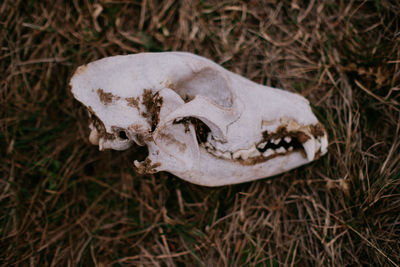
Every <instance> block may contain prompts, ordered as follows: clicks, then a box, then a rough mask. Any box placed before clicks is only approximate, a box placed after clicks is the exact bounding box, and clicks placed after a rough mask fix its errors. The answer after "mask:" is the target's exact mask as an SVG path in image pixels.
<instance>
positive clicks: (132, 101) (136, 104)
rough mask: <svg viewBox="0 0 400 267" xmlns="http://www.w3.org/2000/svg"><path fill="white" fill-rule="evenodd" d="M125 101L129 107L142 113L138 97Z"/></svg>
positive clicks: (128, 98)
mask: <svg viewBox="0 0 400 267" xmlns="http://www.w3.org/2000/svg"><path fill="white" fill-rule="evenodd" d="M125 100H126V102H128V106H130V107H134V108H136V109H137V110H139V111H140V107H139V97H138V96H137V97H127V98H125Z"/></svg>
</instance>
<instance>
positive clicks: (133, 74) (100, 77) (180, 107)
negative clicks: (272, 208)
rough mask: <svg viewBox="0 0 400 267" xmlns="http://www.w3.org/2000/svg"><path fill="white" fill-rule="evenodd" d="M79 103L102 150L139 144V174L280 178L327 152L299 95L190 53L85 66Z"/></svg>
mask: <svg viewBox="0 0 400 267" xmlns="http://www.w3.org/2000/svg"><path fill="white" fill-rule="evenodd" d="M70 85H71V87H72V93H73V94H74V97H75V98H76V99H77V100H79V101H80V102H81V103H82V104H84V105H85V106H86V107H87V108H88V110H89V113H90V116H91V123H90V125H89V128H90V129H91V133H90V136H89V140H90V142H91V143H92V144H94V145H98V146H99V149H100V150H103V149H109V148H111V149H116V150H125V149H128V148H129V147H130V146H131V145H133V144H134V143H136V144H137V145H140V146H143V145H145V146H147V148H148V151H149V155H148V157H147V158H146V160H144V161H142V162H138V161H135V162H134V165H135V166H136V167H137V168H138V170H139V171H141V172H147V173H153V172H158V171H168V172H170V173H172V174H174V175H176V176H178V177H180V178H182V179H184V180H186V181H189V182H192V183H195V184H199V185H205V186H221V185H227V184H237V183H242V182H247V181H251V180H256V179H259V178H264V177H268V176H272V175H276V174H279V173H282V172H285V171H288V170H290V169H293V168H296V167H298V166H301V165H304V164H306V163H309V162H311V161H313V160H314V159H315V158H318V157H320V156H322V155H323V154H325V153H326V152H327V147H328V140H327V134H326V131H325V129H324V127H323V126H322V125H321V124H320V123H319V122H318V120H317V118H316V117H315V116H314V114H313V113H312V111H311V108H310V106H309V103H308V101H307V100H306V99H305V98H304V97H302V96H300V95H297V94H294V93H290V92H287V91H283V90H281V89H275V88H271V87H267V86H262V85H259V84H256V83H254V82H252V81H250V80H248V79H246V78H243V77H241V76H239V75H237V74H234V73H232V72H230V71H227V70H226V69H224V68H222V67H221V66H219V65H217V64H216V63H214V62H212V61H210V60H208V59H205V58H203V57H200V56H196V55H193V54H190V53H182V52H164V53H141V54H135V55H127V56H114V57H108V58H104V59H101V60H97V61H94V62H92V63H89V64H87V65H84V66H81V67H79V68H78V69H77V70H76V72H75V74H74V76H73V77H72V79H71V82H70Z"/></svg>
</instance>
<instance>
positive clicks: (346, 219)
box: [0, 0, 400, 266]
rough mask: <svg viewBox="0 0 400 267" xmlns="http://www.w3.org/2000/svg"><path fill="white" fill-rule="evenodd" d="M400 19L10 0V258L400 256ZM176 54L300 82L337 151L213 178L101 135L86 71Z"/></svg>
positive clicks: (221, 262)
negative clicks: (107, 146) (79, 88)
mask: <svg viewBox="0 0 400 267" xmlns="http://www.w3.org/2000/svg"><path fill="white" fill-rule="evenodd" d="M399 25H400V3H399V1H396V0H394V1H393V0H392V1H389V0H375V1H372V0H371V1H358V0H357V1H345V0H337V1H333V0H330V1H323V0H311V1H296V0H291V1H289V0H287V1H276V0H269V1H257V0H251V1H210V0H205V1H202V0H196V1H189V0H185V1H175V0H165V1H156V0H143V1H132V2H131V1H125V0H119V1H111V0H108V1H106V0H104V1H100V2H98V1H89V0H86V1H78V0H74V1H61V0H52V1H50V0H43V1H34V0H31V1H22V0H14V1H13V0H5V1H2V2H1V3H0V28H1V31H0V43H1V52H0V59H1V61H0V66H1V72H0V77H1V79H0V83H1V95H0V103H1V109H0V114H1V117H0V129H1V131H0V149H1V150H0V151H1V152H0V153H1V159H2V160H1V164H0V204H1V209H0V247H1V249H0V263H2V264H3V266H11V265H18V266H19V265H21V266H27V265H31V266H92V265H96V266H111V265H113V266H192V265H200V266H280V265H285V266H317V265H323V266H344V265H350V266H360V265H372V266H394V265H396V264H400V252H399V251H400V243H399V240H400V153H399V151H400V137H399V136H400V133H399V127H400V126H399V120H400V93H399V90H400V88H399V85H400V33H399V31H400V29H399ZM169 50H179V51H191V52H194V53H197V54H199V55H203V56H206V57H208V58H211V59H213V60H215V61H216V62H218V63H220V64H222V65H223V66H224V67H226V68H227V69H230V70H232V71H234V72H237V73H240V74H242V75H244V76H246V77H248V78H250V79H252V80H254V81H256V82H259V83H264V84H267V85H270V86H275V87H281V88H285V89H287V90H290V91H295V92H299V93H301V94H302V95H303V96H305V97H306V98H308V99H309V100H310V102H311V103H312V104H313V108H314V111H315V112H316V114H317V115H318V117H319V118H320V120H321V121H322V122H323V123H324V124H325V125H326V127H327V128H328V130H329V136H330V146H329V154H328V155H327V156H325V157H323V158H322V159H320V160H318V161H316V162H314V163H312V164H310V165H308V166H305V167H302V168H299V169H296V170H294V171H291V172H288V173H285V174H283V175H280V176H278V177H276V178H274V179H268V180H260V181H255V182H252V183H247V184H241V185H235V186H226V187H220V188H211V189H210V188H205V187H200V186H195V185H192V184H188V183H186V182H184V181H182V180H180V179H177V178H175V177H172V176H171V175H169V174H166V173H159V174H155V175H145V176H141V175H138V174H136V173H135V172H134V171H133V169H132V161H133V159H135V158H137V157H139V155H140V154H141V152H140V151H126V152H117V151H106V152H99V151H97V148H96V147H93V146H90V145H89V143H88V140H87V136H88V129H87V119H88V118H87V116H86V113H85V111H84V109H83V108H82V107H81V106H80V105H79V103H78V102H77V101H75V100H74V99H73V97H72V95H71V93H70V92H69V88H68V80H69V78H70V76H71V74H72V72H73V71H74V70H75V68H76V67H77V66H79V65H81V64H84V63H87V62H89V61H92V60H95V59H98V58H101V57H105V56H110V55H116V54H127V53H136V52H142V51H169ZM266 104H268V103H266Z"/></svg>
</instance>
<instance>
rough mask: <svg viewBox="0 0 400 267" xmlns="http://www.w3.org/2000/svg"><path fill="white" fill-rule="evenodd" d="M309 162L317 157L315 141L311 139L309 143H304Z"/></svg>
mask: <svg viewBox="0 0 400 267" xmlns="http://www.w3.org/2000/svg"><path fill="white" fill-rule="evenodd" d="M303 148H304V151H305V152H306V155H307V159H308V161H312V160H314V157H315V139H314V138H313V137H311V138H310V139H309V140H308V141H307V142H305V143H303Z"/></svg>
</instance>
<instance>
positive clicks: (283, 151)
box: [275, 146, 286, 153]
mask: <svg viewBox="0 0 400 267" xmlns="http://www.w3.org/2000/svg"><path fill="white" fill-rule="evenodd" d="M275 151H276V153H286V149H285V148H284V147H283V146H282V147H280V148H278V149H277V150H275Z"/></svg>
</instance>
